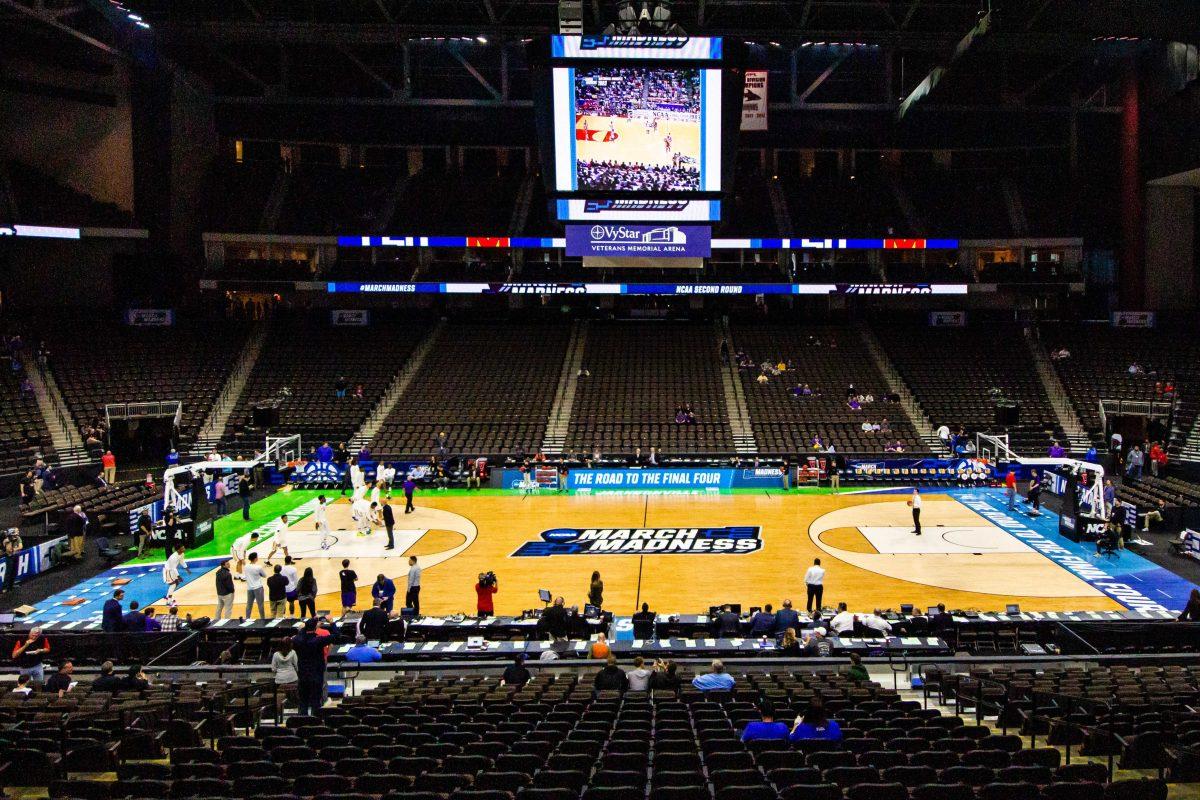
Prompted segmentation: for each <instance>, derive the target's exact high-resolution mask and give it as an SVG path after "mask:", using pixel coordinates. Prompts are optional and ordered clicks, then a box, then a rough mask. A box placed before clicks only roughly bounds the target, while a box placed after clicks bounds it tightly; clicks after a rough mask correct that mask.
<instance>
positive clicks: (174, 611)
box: [158, 605, 179, 633]
mask: <svg viewBox="0 0 1200 800" xmlns="http://www.w3.org/2000/svg"><path fill="white" fill-rule="evenodd" d="M158 626H159V630H161V631H162V632H163V633H175V632H176V631H178V630H179V607H178V606H174V605H173V606H170V607H169V608H167V613H166V614H165V615H164V616H162V617H159V618H158Z"/></svg>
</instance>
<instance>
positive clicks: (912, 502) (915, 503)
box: [908, 486, 921, 536]
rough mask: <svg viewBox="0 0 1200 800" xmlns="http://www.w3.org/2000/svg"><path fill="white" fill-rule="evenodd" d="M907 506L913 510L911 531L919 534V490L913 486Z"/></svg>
mask: <svg viewBox="0 0 1200 800" xmlns="http://www.w3.org/2000/svg"><path fill="white" fill-rule="evenodd" d="M908 507H909V508H911V509H912V512H913V533H915V534H916V535H917V536H920V535H921V490H920V489H918V488H917V487H915V486H914V487H913V493H912V498H910V499H909V501H908Z"/></svg>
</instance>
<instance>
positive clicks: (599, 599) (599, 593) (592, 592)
mask: <svg viewBox="0 0 1200 800" xmlns="http://www.w3.org/2000/svg"><path fill="white" fill-rule="evenodd" d="M588 603H589V604H591V605H593V606H595V607H596V608H603V607H604V581H602V580H600V571H599V570H596V571H594V572H593V573H592V581H591V583H590V584H589V585H588Z"/></svg>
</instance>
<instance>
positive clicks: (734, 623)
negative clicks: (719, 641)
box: [717, 605, 742, 639]
mask: <svg viewBox="0 0 1200 800" xmlns="http://www.w3.org/2000/svg"><path fill="white" fill-rule="evenodd" d="M741 628H742V620H741V618H740V617H739V616H738V615H737V614H735V613H734V611H733V606H729V605H726V606H725V607H724V608H722V609H721V613H720V614H718V615H717V636H720V637H723V638H727V639H731V638H734V637H736V636H738V635H739V634H740V633H741Z"/></svg>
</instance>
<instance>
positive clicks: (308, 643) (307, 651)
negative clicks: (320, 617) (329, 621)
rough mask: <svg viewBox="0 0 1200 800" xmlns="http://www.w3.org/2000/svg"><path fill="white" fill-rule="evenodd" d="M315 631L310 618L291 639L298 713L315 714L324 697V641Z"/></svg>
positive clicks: (315, 628)
mask: <svg viewBox="0 0 1200 800" xmlns="http://www.w3.org/2000/svg"><path fill="white" fill-rule="evenodd" d="M325 638H326V637H323V636H321V635H319V634H318V632H317V620H316V618H315V617H313V618H310V619H308V620H306V621H305V623H304V630H303V631H302V632H301V633H300V634H298V635H297V636H296V637H295V638H293V639H292V646H293V647H294V648H295V650H296V660H297V670H296V673H297V684H296V689H297V693H298V695H299V702H300V714H302V715H303V714H307V715H310V716H314V717H315V716H316V715H317V713H318V712H319V711H320V709H321V706H322V705H323V704H324V697H325V642H324V639H325Z"/></svg>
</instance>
